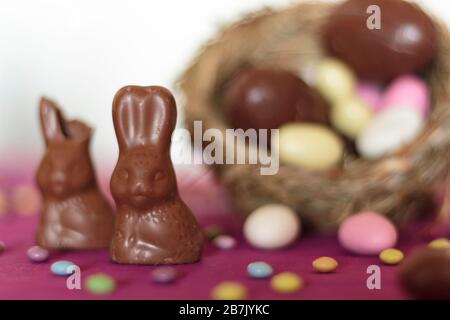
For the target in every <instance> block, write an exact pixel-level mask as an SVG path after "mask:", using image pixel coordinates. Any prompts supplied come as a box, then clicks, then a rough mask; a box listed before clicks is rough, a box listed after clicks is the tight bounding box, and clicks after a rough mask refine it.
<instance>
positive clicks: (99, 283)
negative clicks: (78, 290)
mask: <svg viewBox="0 0 450 320" xmlns="http://www.w3.org/2000/svg"><path fill="white" fill-rule="evenodd" d="M115 288H116V281H115V280H114V278H112V277H110V276H108V275H107V274H104V273H97V274H93V275H91V276H89V277H88V278H87V279H86V289H87V290H88V291H89V292H91V293H93V294H98V295H104V294H110V293H112V292H113V291H114V290H115Z"/></svg>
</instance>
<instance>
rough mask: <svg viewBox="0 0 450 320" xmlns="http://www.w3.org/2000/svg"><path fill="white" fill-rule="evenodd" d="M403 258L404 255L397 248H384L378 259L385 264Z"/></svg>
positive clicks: (393, 262)
mask: <svg viewBox="0 0 450 320" xmlns="http://www.w3.org/2000/svg"><path fill="white" fill-rule="evenodd" d="M403 258H405V255H404V254H403V252H401V251H400V250H397V249H385V250H383V251H381V253H380V260H381V261H383V262H384V263H385V264H392V265H394V264H399V263H400V262H401V261H402V260H403Z"/></svg>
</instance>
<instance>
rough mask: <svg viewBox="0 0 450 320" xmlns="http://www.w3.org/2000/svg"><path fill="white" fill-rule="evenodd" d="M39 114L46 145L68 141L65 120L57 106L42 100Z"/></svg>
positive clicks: (49, 101) (44, 99)
mask: <svg viewBox="0 0 450 320" xmlns="http://www.w3.org/2000/svg"><path fill="white" fill-rule="evenodd" d="M39 112H40V118H41V126H42V132H43V134H44V139H45V142H46V144H47V145H48V144H49V143H51V142H60V141H64V140H66V135H65V132H64V119H63V117H62V114H61V111H60V110H59V108H58V107H57V106H56V104H55V103H54V102H53V101H51V100H48V99H46V98H41V103H40V108H39Z"/></svg>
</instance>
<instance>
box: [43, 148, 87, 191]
mask: <svg viewBox="0 0 450 320" xmlns="http://www.w3.org/2000/svg"><path fill="white" fill-rule="evenodd" d="M93 180H94V172H93V168H92V165H91V161H90V159H89V155H88V150H87V149H86V148H85V147H83V146H80V145H72V146H70V147H67V143H61V144H52V145H50V146H49V147H48V148H47V152H46V154H45V156H44V159H43V160H42V162H41V165H40V167H39V170H38V174H37V182H38V184H39V187H40V189H41V190H42V192H43V193H44V195H45V196H50V197H58V198H61V197H67V196H71V195H75V194H77V193H79V192H80V191H82V190H83V189H85V188H87V187H89V186H91V185H92V183H93V182H94V181H93Z"/></svg>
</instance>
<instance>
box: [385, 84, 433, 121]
mask: <svg viewBox="0 0 450 320" xmlns="http://www.w3.org/2000/svg"><path fill="white" fill-rule="evenodd" d="M391 106H406V107H409V108H413V109H414V110H416V111H417V112H419V113H420V114H421V115H422V116H423V117H425V116H426V115H427V114H428V112H429V110H430V90H429V89H428V86H427V84H426V83H425V81H423V80H422V79H421V78H419V77H417V76H415V75H404V76H401V77H399V78H397V79H395V80H394V81H393V82H392V83H391V84H390V85H389V87H388V88H387V89H386V91H385V92H384V94H383V96H382V98H381V101H380V103H379V110H380V111H382V110H385V109H387V108H390V107H391Z"/></svg>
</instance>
